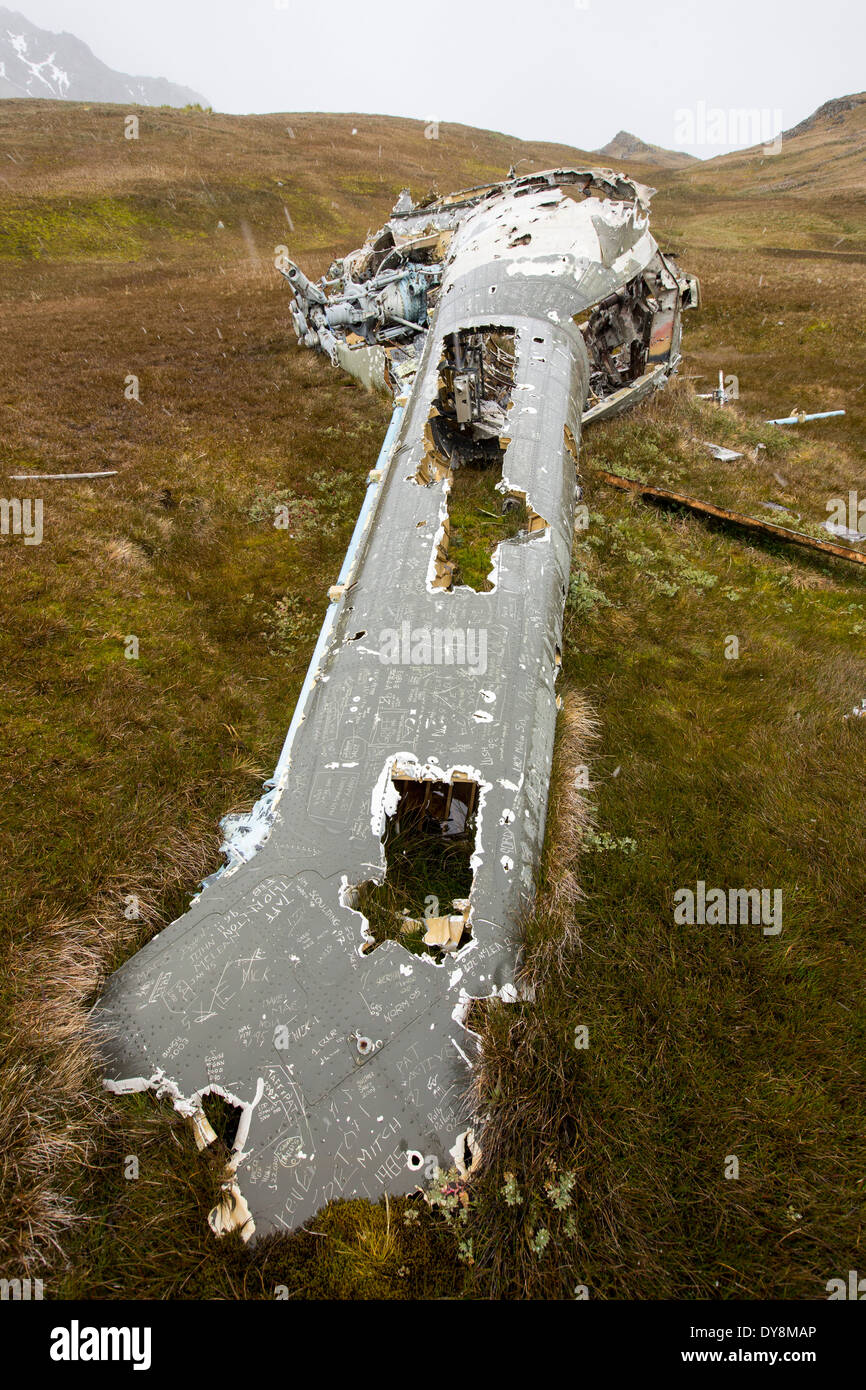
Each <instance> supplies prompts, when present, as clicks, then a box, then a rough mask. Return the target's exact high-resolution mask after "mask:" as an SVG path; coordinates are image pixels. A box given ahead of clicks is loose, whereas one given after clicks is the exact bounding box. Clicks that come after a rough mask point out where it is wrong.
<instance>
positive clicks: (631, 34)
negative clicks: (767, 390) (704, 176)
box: [6, 0, 866, 157]
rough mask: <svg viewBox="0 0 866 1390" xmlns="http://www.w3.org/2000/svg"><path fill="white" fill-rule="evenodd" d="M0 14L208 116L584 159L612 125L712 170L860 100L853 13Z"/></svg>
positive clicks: (663, 5) (352, 9) (33, 1)
mask: <svg viewBox="0 0 866 1390" xmlns="http://www.w3.org/2000/svg"><path fill="white" fill-rule="evenodd" d="M6 3H7V5H9V7H10V8H14V9H19V10H20V11H21V12H22V13H23V14H25V15H26V16H27V18H28V19H30V20H31V21H32V22H33V23H34V24H38V25H39V26H41V27H42V28H46V29H53V30H61V29H66V30H68V31H69V32H71V33H74V34H76V35H77V36H78V37H79V38H81V39H83V40H84V41H85V43H87V44H89V45H90V47H91V48H92V49H93V51H94V52H95V54H96V56H97V57H98V58H101V59H102V60H103V62H106V63H108V64H109V65H110V66H111V67H113V68H119V69H121V70H122V71H124V72H131V73H134V74H139V75H145V76H152V77H167V78H169V79H171V80H172V81H174V82H181V83H184V84H186V85H187V86H190V87H194V88H195V89H196V90H198V91H200V92H202V93H204V95H205V96H206V97H207V98H208V100H209V101H210V102H211V103H212V105H213V106H214V107H215V108H216V109H218V110H221V111H232V112H249V111H357V112H371V113H372V112H380V113H384V114H387V115H395V116H412V117H415V118H417V119H418V120H424V121H427V120H431V119H437V120H440V121H460V122H462V123H464V124H466V125H474V126H482V127H484V128H487V129H491V130H501V131H506V132H508V133H509V134H513V135H517V136H520V137H522V138H523V139H543V140H555V141H562V142H563V143H566V144H574V145H578V146H581V147H583V148H586V149H593V148H597V147H598V146H600V145H603V144H604V143H605V142H606V141H608V140H609V139H610V138H611V137H612V136H613V135H614V134H615V133H616V132H617V131H618V130H620V129H625V130H629V131H632V132H633V133H634V134H636V135H639V136H640V137H641V138H642V139H644V140H648V141H650V142H651V143H653V144H658V145H664V146H667V147H668V148H677V149H686V150H688V151H689V152H690V153H692V154H698V155H700V156H704V157H706V156H711V155H714V154H719V153H722V152H723V151H724V150H725V149H731V148H739V147H742V146H743V145H747V144H752V143H755V142H756V141H757V139H759V138H763V139H765V140H768V139H770V137H771V135H772V134H775V131H776V129H777V128H779V129H788V128H789V127H791V126H792V125H795V124H796V123H797V122H798V121H800V120H802V119H803V117H804V116H807V115H809V114H810V113H811V112H812V111H813V110H814V109H815V108H816V107H817V106H820V105H821V103H822V102H824V101H827V100H828V99H829V98H830V97H834V96H842V95H845V94H847V93H849V92H858V91H861V90H862V89H863V88H864V87H866V78H864V72H863V67H864V64H863V55H864V51H866V43H864V39H866V5H864V0H819V3H815V0H643V3H641V0H429V3H423V0H402V3H400V0H387V2H386V0H351V3H350V2H349V0H326V2H325V3H318V4H313V3H307V2H306V0H6ZM744 110H750V111H754V112H756V113H760V119H761V122H762V126H761V129H760V130H758V129H757V128H755V129H754V131H750V130H749V129H746V130H745V131H743V129H742V125H741V123H740V118H739V117H737V116H736V115H732V114H731V113H732V112H733V113H736V112H740V111H744ZM720 112H721V113H723V117H724V119H722V117H720V115H719V113H720ZM769 126H772V127H773V129H772V130H770V129H769Z"/></svg>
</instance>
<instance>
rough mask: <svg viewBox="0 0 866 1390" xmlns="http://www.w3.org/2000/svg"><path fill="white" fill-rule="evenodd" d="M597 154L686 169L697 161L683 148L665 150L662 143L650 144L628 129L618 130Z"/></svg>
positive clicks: (639, 162)
mask: <svg viewBox="0 0 866 1390" xmlns="http://www.w3.org/2000/svg"><path fill="white" fill-rule="evenodd" d="M595 154H600V155H603V156H604V157H605V159H628V160H633V161H634V162H635V163H636V164H650V165H656V166H657V167H658V168H660V169H684V168H685V167H686V165H687V164H694V163H696V162H697V160H696V157H695V155H693V154H685V153H684V152H683V151H682V150H665V149H663V148H662V146H661V145H648V144H647V142H646V141H645V140H641V139H639V137H638V136H637V135H632V134H631V131H628V130H620V131H618V132H617V134H616V135H615V136H614V137H613V139H612V140H608V142H607V144H606V145H602V147H601V149H600V150H596V151H595Z"/></svg>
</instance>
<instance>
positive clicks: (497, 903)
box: [95, 171, 679, 1237]
mask: <svg viewBox="0 0 866 1390" xmlns="http://www.w3.org/2000/svg"><path fill="white" fill-rule="evenodd" d="M607 177H608V178H609V179H611V180H614V179H617V180H618V182H617V183H616V184H615V185H614V187H615V188H616V189H618V190H622V191H621V192H619V194H618V196H617V197H611V196H609V197H608V198H607V199H603V198H587V199H585V200H584V201H583V202H578V201H575V200H574V199H573V198H571V197H568V196H566V195H565V194H564V193H563V192H562V191H561V189H560V183H561V182H562V181H563V180H562V175H561V172H560V171H555V172H553V173H552V174H550V175H549V176H545V177H544V178H542V179H541V181H540V182H538V181H536V182H535V183H532V182H530V181H528V180H510V181H507V182H506V183H504V184H503V185H500V186H498V187H497V188H496V189H494V190H493V191H492V192H490V193H486V194H484V193H482V194H481V195H478V196H477V197H476V198H475V199H473V198H471V197H468V196H467V199H466V201H465V202H464V203H462V204H460V205H459V216H456V215H455V214H454V213H453V211H451V210H448V211H446V213H445V214H444V215H443V220H447V221H450V222H451V223H452V225H455V226H456V230H455V232H454V235H453V238H452V241H451V245H450V249H449V250H448V253H447V256H446V258H445V261H444V265H443V268H442V280H441V289H440V294H439V300H438V305H437V308H436V312H435V315H434V317H433V320H432V323H431V325H430V327H429V330H428V332H427V335H426V340H422V342H423V346H422V350H421V353H420V359H419V363H418V369H417V372H416V374H415V377H414V382H413V384H412V386H411V389H410V390H409V393H408V397H407V398H406V397H404V398H403V399H402V400H401V401H400V403H398V406H397V409H396V411H395V419H394V421H393V422H392V428H391V429H390V430H389V434H388V437H387V439H386V442H385V446H384V447H383V451H382V455H381V456H380V459H379V463H378V466H377V467H378V473H376V472H374V474H372V475H371V477H372V479H373V481H372V482H371V483H370V487H369V490H368V494H367V500H366V502H365V507H364V510H363V512H362V516H361V519H360V521H359V525H358V527H357V528H356V533H355V537H354V538H353V542H352V546H351V548H350V554H349V556H348V557H347V563H346V565H344V569H343V573H342V574H341V576H340V579H341V583H340V584H339V585H338V586H337V587H336V588H335V589H334V590H333V591H332V600H333V601H332V602H331V604H330V606H329V608H328V611H327V617H326V622H325V627H324V628H323V636H322V638H320V641H319V645H318V646H317V649H316V654H315V656H314V658H313V662H312V664H311V667H310V673H309V676H308V680H307V684H306V686H305V690H304V694H303V695H302V698H301V701H300V703H299V708H298V710H297V711H296V714H295V718H294V720H293V722H292V728H291V730H290V734H289V737H288V739H287V743H286V748H285V749H284V753H283V756H282V757H281V759H280V764H279V766H278V768H277V772H276V773H275V777H274V780H273V783H272V785H271V789H270V791H269V792H268V794H267V796H266V797H265V798H264V799H263V801H262V802H260V803H259V806H258V807H257V808H256V810H255V811H254V812H253V813H252V814H251V816H249V817H247V818H244V819H243V820H242V821H241V823H239V824H236V825H235V826H234V827H233V833H232V835H231V836H229V840H230V844H229V847H228V848H229V863H228V865H227V867H226V868H225V869H224V870H222V871H221V872H220V873H219V874H216V875H214V876H213V877H212V878H211V879H210V880H209V881H208V882H207V883H206V884H205V885H204V887H203V890H202V891H201V893H200V894H199V896H198V897H197V898H196V899H195V900H194V901H193V903H192V905H191V906H190V908H189V910H188V911H187V912H186V913H185V914H184V915H183V916H182V917H181V918H179V919H178V920H177V921H175V922H174V923H172V924H171V925H170V926H169V927H167V928H166V929H165V930H164V931H162V932H161V933H160V934H159V935H158V936H156V937H155V938H154V939H153V940H152V941H151V942H150V943H149V944H148V945H146V946H145V947H144V948H143V949H142V950H141V951H139V952H138V954H137V955H135V956H134V957H133V958H132V959H130V960H129V961H127V962H126V964H125V965H123V966H122V967H121V968H120V969H119V970H118V971H117V972H116V973H115V974H114V975H113V976H112V977H111V979H110V980H109V982H108V984H107V986H106V989H105V992H104V994H103V996H102V998H101V1000H100V1002H99V1005H98V1007H97V1010H96V1014H95V1021H96V1023H97V1024H98V1025H99V1027H100V1029H102V1030H103V1032H104V1044H103V1046H104V1055H105V1066H106V1078H107V1079H106V1084H107V1085H108V1086H109V1087H110V1088H111V1089H113V1090H115V1091H117V1092H124V1091H130V1090H141V1089H145V1088H149V1089H152V1090H153V1091H155V1092H156V1093H157V1094H158V1095H161V1096H166V1097H169V1098H170V1099H171V1100H172V1102H173V1103H174V1105H175V1106H176V1107H177V1108H178V1109H179V1110H180V1111H182V1112H183V1113H185V1114H188V1115H190V1116H191V1117H192V1118H196V1117H197V1116H200V1113H201V1098H202V1096H203V1095H205V1094H206V1093H207V1092H208V1091H215V1092H218V1093H220V1094H222V1095H224V1096H225V1097H227V1098H228V1099H230V1100H231V1101H232V1103H234V1104H235V1105H237V1106H239V1107H240V1108H241V1111H242V1119H241V1123H240V1127H239V1130H238V1135H237V1138H236V1140H235V1152H234V1155H233V1160H232V1168H233V1170H236V1181H235V1184H234V1186H233V1194H234V1197H235V1198H236V1199H237V1203H236V1204H237V1207H238V1212H239V1215H238V1216H237V1217H236V1219H235V1220H234V1222H232V1221H231V1220H229V1221H228V1222H227V1223H226V1224H227V1225H232V1224H235V1225H237V1226H239V1227H242V1234H243V1235H244V1236H245V1237H249V1236H250V1235H251V1234H252V1233H253V1231H254V1230H255V1231H256V1232H258V1233H259V1234H262V1233H265V1232H270V1231H279V1230H291V1229H293V1228H295V1227H297V1226H298V1225H300V1224H301V1223H303V1222H304V1221H306V1220H307V1219H308V1218H309V1217H311V1216H312V1215H313V1214H314V1213H315V1212H316V1211H317V1210H318V1209H319V1208H320V1207H321V1206H322V1205H323V1204H324V1203H326V1202H327V1201H329V1200H331V1199H333V1198H338V1197H351V1196H362V1197H367V1198H370V1199H372V1200H374V1201H375V1200H377V1199H378V1198H379V1197H380V1196H381V1194H382V1193H383V1192H388V1193H391V1194H395V1193H407V1192H410V1191H412V1190H413V1189H415V1188H416V1187H418V1185H419V1183H421V1182H423V1181H424V1179H425V1178H429V1177H430V1176H431V1174H432V1173H433V1172H434V1171H435V1169H436V1167H437V1166H438V1167H441V1168H449V1167H451V1166H453V1164H454V1161H455V1160H454V1157H453V1156H452V1150H453V1149H454V1146H455V1143H456V1141H457V1138H458V1135H460V1134H461V1132H463V1131H466V1130H467V1129H472V1128H473V1127H474V1128H475V1129H476V1130H477V1129H478V1124H477V1120H476V1117H473V1116H472V1115H471V1114H469V1113H468V1111H467V1106H466V1101H465V1096H466V1093H467V1083H468V1079H469V1073H470V1068H471V1067H472V1065H473V1060H474V1058H475V1057H476V1055H477V1051H476V1049H477V1038H476V1037H475V1035H474V1034H472V1033H471V1032H469V1031H468V1030H467V1029H466V1027H465V1026H464V1020H465V1014H466V1010H467V1008H468V1004H469V1002H470V1001H471V1000H472V999H483V998H489V997H492V996H494V995H500V996H502V997H504V998H506V999H509V998H514V979H515V971H516V967H517V960H518V953H519V947H520V939H519V922H520V919H521V916H522V914H523V913H524V911H525V910H526V908H527V907H528V906H529V905H530V904H531V901H532V897H533V881H534V874H535V871H536V868H537V865H538V862H539V857H540V854H541V849H542V843H543V838H544V829H545V818H546V811H547V790H548V780H549V776H550V769H551V762H552V755H553V741H554V732H555V725H556V711H557V706H556V695H555V688H554V687H555V679H556V673H557V665H558V649H559V648H560V647H561V642H562V636H561V631H562V617H563V609H564V603H565V598H566V594H567V586H568V578H569V567H570V560H571V548H572V537H573V525H574V512H575V502H576V498H577V497H579V489H578V487H577V479H576V474H575V460H574V457H573V455H572V453H571V452H570V451H569V448H568V447H567V444H566V427H567V429H568V431H570V434H571V437H572V439H573V441H574V443H575V445H577V444H578V443H579V440H580V428H581V416H582V414H583V412H584V408H585V405H586V401H587V395H588V391H589V377H590V362H589V357H588V353H587V347H586V345H585V341H584V335H583V334H582V332H581V331H580V329H579V328H578V326H577V325H576V324H575V322H574V318H575V316H579V315H581V314H583V313H584V312H585V311H586V310H588V309H590V308H591V307H592V306H593V305H595V304H597V303H598V301H599V300H602V299H604V298H605V296H607V295H610V294H612V293H614V292H615V291H617V290H619V289H620V288H621V287H622V286H624V285H626V284H627V283H628V282H629V281H630V280H632V279H633V278H634V276H636V275H637V274H639V273H640V272H641V271H642V270H643V269H644V268H645V267H646V266H647V265H648V264H649V262H650V261H651V260H652V258H653V257H654V256H655V255H656V252H657V247H656V244H655V242H654V241H653V239H652V237H651V236H650V234H649V231H648V229H647V215H646V198H645V197H644V196H643V195H644V194H645V192H646V191H645V190H641V189H640V188H639V186H635V185H631V184H628V183H627V181H625V180H623V179H622V178H619V177H618V176H615V175H608V176H607ZM629 190H631V193H630V196H629ZM419 216H420V214H419ZM424 216H426V217H427V220H428V221H429V219H430V213H429V212H428V211H427V210H425V213H424ZM422 221H423V217H422ZM526 236H529V237H530V238H531V240H530V241H529V242H528V243H527V242H526V240H525V238H526ZM484 327H496V328H499V329H511V330H513V332H514V335H515V336H514V344H515V368H514V389H513V393H512V404H511V408H510V410H509V411H508V416H507V430H506V434H507V438H508V441H509V442H508V443H507V447H506V449H505V452H504V455H503V464H502V476H503V483H504V484H507V485H508V487H509V488H510V489H512V490H513V491H516V492H522V493H525V494H526V498H527V502H528V504H529V505H530V506H531V508H532V509H533V510H534V512H536V513H537V514H538V515H540V516H541V517H543V518H544V519H545V520H546V521H547V522H548V523H549V524H548V526H547V527H546V529H544V530H543V531H541V532H539V533H536V534H532V535H523V536H520V537H518V538H516V539H514V540H509V541H504V542H502V543H501V545H500V546H499V548H498V550H497V551H496V552H495V555H494V562H493V564H494V568H493V574H492V583H493V588H492V590H491V591H490V592H476V591H474V590H473V589H470V588H468V587H464V586H456V587H455V588H454V589H453V590H452V591H447V590H444V589H442V588H434V587H432V585H431V573H432V569H431V564H432V556H433V551H434V546H435V543H436V538H437V534H439V533H440V527H441V524H442V520H443V517H444V515H445V513H446V511H447V505H448V499H447V483H446V482H444V481H439V482H434V483H431V484H430V485H429V486H423V485H420V484H419V483H418V482H417V481H416V480H415V474H416V470H417V468H418V466H419V464H420V462H421V459H422V455H423V453H424V448H425V443H424V430H425V425H426V423H427V420H428V416H429V414H430V410H431V405H432V403H433V402H434V400H435V398H436V395H437V389H438V372H439V363H440V359H441V357H442V352H443V344H444V341H445V339H446V337H447V335H449V334H451V333H453V332H455V331H457V330H460V329H466V328H484ZM678 346H679V321H678V316H677V322H676V331H675V333H674V335H673V338H672V342H671V349H670V354H669V358H668V361H667V364H666V370H665V371H663V372H662V373H661V374H660V377H661V380H660V381H659V382H658V383H656V384H661V381H662V380H663V379H664V377H665V375H666V371H667V370H670V369H672V367H673V366H675V364H676V361H677V360H678V356H679V353H678ZM641 394H643V391H641ZM407 623H408V625H409V629H410V630H417V629H431V630H432V629H437V628H438V629H444V628H447V629H451V630H454V629H462V630H463V631H464V632H465V631H469V630H471V631H474V632H476V633H478V632H481V631H483V632H484V633H485V635H486V637H485V640H486V661H485V663H483V664H484V669H483V670H482V669H481V668H480V664H479V663H476V664H475V667H474V668H473V667H472V666H470V664H469V663H464V664H451V665H445V664H443V665H436V664H430V663H427V664H420V665H419V664H413V663H412V662H411V661H410V662H408V663H406V664H403V662H402V661H399V662H396V663H393V664H392V663H385V662H383V660H382V659H381V644H380V635H381V634H382V633H383V632H385V631H387V630H396V631H397V632H401V631H403V630H404V624H407ZM359 634H363V635H359ZM395 767H399V769H400V770H401V775H402V776H411V777H417V778H419V779H432V780H436V781H444V782H448V781H449V780H450V779H451V777H452V775H453V774H454V772H455V771H456V772H457V773H458V775H460V774H462V775H463V776H464V777H466V778H469V779H471V780H473V781H475V782H476V783H477V785H478V787H479V789H480V792H479V810H478V817H477V837H476V841H475V853H474V856H473V860H472V864H473V869H474V878H473V882H472V890H471V895H470V904H471V908H470V918H469V923H470V931H471V935H470V937H469V940H468V942H467V943H466V944H465V945H463V946H461V947H460V949H458V950H457V951H456V953H452V954H450V955H447V956H446V957H445V958H444V959H443V960H441V961H437V960H435V959H434V958H433V957H432V956H430V955H424V956H419V955H417V954H414V953H410V952H409V951H407V950H406V949H405V948H404V947H403V946H402V945H401V944H399V943H398V942H396V941H390V940H389V941H385V942H382V943H381V944H379V945H377V946H376V947H375V949H373V950H370V951H369V952H368V953H365V952H364V949H363V948H364V947H365V945H366V946H369V944H370V936H369V932H368V930H367V922H366V919H365V918H364V917H363V916H362V914H361V913H360V912H359V911H357V910H355V909H353V908H352V907H351V906H350V905H349V903H350V901H351V900H352V894H351V889H350V885H357V884H361V883H363V882H366V881H370V880H371V879H381V877H382V876H383V874H384V869H385V859H384V851H383V846H382V835H383V831H384V828H385V818H386V812H387V811H388V809H389V806H390V805H391V802H392V799H393V789H392V787H391V774H392V771H393V769H394V768H395ZM239 846H240V848H239ZM481 1140H482V1144H483V1134H482V1136H481ZM456 1153H457V1156H458V1158H459V1159H460V1161H461V1163H462V1161H463V1150H462V1148H461V1147H458V1149H457V1150H456ZM240 1193H242V1194H243V1195H242V1198H241V1197H240Z"/></svg>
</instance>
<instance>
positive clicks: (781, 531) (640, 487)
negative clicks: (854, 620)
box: [595, 468, 866, 565]
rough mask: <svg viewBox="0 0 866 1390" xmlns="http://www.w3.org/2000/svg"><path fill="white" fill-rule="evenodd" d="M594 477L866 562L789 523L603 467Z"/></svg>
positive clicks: (858, 562) (863, 557)
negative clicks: (759, 517) (735, 509)
mask: <svg viewBox="0 0 866 1390" xmlns="http://www.w3.org/2000/svg"><path fill="white" fill-rule="evenodd" d="M595 476H596V477H597V478H600V479H601V481H602V482H603V483H610V485H611V487H618V488H620V489H621V490H622V491H623V492H636V493H637V494H638V495H639V496H641V497H653V498H655V499H656V500H657V501H659V502H673V503H676V504H677V505H678V506H680V507H688V509H689V511H692V512H697V514H698V515H699V516H713V517H716V518H717V520H719V521H727V522H730V523H731V524H733V525H734V526H743V527H745V528H746V529H747V530H750V531H759V532H761V534H762V535H768V536H775V537H776V538H777V539H778V540H783V541H791V542H792V543H793V544H794V545H804V546H807V547H808V549H809V550H818V551H820V552H821V554H822V555H834V556H835V557H836V558H837V559H839V560H850V561H851V562H852V563H853V564H855V565H866V554H861V553H860V552H859V551H857V550H850V549H849V548H848V546H845V545H835V544H834V543H833V542H832V541H819V540H817V539H816V537H815V536H807V535H804V533H803V532H802V531H790V530H789V529H788V527H787V526H776V525H775V524H774V523H773V522H772V521H758V520H757V518H755V517H753V516H744V515H743V514H742V512H730V511H728V510H727V509H726V508H725V507H714V506H713V505H712V503H710V502H701V501H700V500H699V499H698V498H697V497H684V496H682V494H681V493H678V492H668V491H667V490H666V489H665V488H661V487H650V486H649V484H647V483H637V482H635V481H634V479H632V478H622V477H620V476H619V474H618V473H606V472H605V471H604V469H602V468H597V469H596V470H595Z"/></svg>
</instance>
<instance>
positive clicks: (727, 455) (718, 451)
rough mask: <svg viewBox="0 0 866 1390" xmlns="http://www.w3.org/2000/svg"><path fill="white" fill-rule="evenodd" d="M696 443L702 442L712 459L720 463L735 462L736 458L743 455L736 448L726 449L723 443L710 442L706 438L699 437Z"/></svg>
mask: <svg viewBox="0 0 866 1390" xmlns="http://www.w3.org/2000/svg"><path fill="white" fill-rule="evenodd" d="M697 442H698V444H702V445H703V447H704V448H705V449H709V451H710V453H711V454H712V456H713V458H714V459H718V460H719V462H720V463H735V462H736V460H737V459H741V458H742V457H743V455H742V454H740V453H738V452H737V450H736V449H726V448H725V446H724V444H711V443H710V441H709V440H708V439H699V440H698V441H697Z"/></svg>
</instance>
